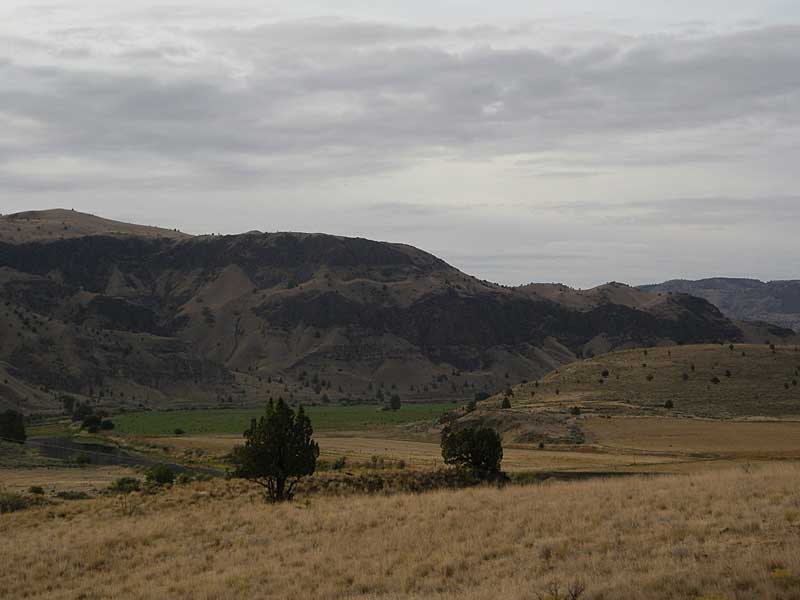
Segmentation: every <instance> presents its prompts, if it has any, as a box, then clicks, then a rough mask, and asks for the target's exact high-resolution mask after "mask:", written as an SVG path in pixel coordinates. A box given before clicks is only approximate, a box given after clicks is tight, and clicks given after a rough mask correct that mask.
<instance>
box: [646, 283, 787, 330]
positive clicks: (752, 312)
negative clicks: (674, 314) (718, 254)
mask: <svg viewBox="0 0 800 600" xmlns="http://www.w3.org/2000/svg"><path fill="white" fill-rule="evenodd" d="M639 289H641V290H642V291H644V292H648V293H682V294H691V295H693V296H699V297H701V298H705V299H706V300H708V301H709V302H711V303H712V304H714V305H716V306H717V307H719V309H720V310H721V311H722V312H723V313H725V314H726V315H728V316H729V317H732V318H734V319H739V320H747V321H764V322H767V323H773V324H775V325H779V326H781V327H788V328H790V329H794V330H795V331H800V280H791V281H770V282H763V281H758V280H756V279H731V278H723V277H718V278H713V279H701V280H699V281H689V280H684V279H675V280H672V281H667V282H665V283H660V284H655V285H644V286H640V288H639Z"/></svg>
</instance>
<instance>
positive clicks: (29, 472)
mask: <svg viewBox="0 0 800 600" xmlns="http://www.w3.org/2000/svg"><path fill="white" fill-rule="evenodd" d="M120 477H140V474H139V473H137V472H136V471H134V470H133V469H129V468H126V467H81V468H74V467H70V468H33V469H0V486H2V487H3V488H5V489H7V490H10V491H15V492H20V491H25V490H27V489H28V488H29V487H31V486H34V485H36V486H40V487H42V488H44V490H45V491H47V492H62V491H68V490H75V491H80V492H88V493H91V492H97V491H100V490H104V489H106V488H107V487H108V486H109V485H111V483H112V482H114V481H115V480H116V479H119V478H120Z"/></svg>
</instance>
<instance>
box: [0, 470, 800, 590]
mask: <svg viewBox="0 0 800 600" xmlns="http://www.w3.org/2000/svg"><path fill="white" fill-rule="evenodd" d="M798 539H800V465H797V464H789V463H787V464H763V465H757V466H754V467H735V468H731V469H728V470H723V471H714V472H705V473H699V474H692V475H681V476H660V477H647V476H640V477H631V478H625V479H595V480H588V481H579V482H547V483H544V484H539V485H531V486H524V487H516V486H511V487H507V488H505V489H495V488H480V489H468V490H461V491H440V492H432V493H426V494H420V495H412V494H401V495H396V496H388V497H385V496H349V497H312V498H310V499H309V500H308V501H306V500H305V499H300V500H299V501H298V502H295V503H292V504H285V505H281V506H270V505H267V504H265V503H263V502H262V501H261V500H260V498H259V497H258V496H257V492H256V491H255V490H254V489H253V488H252V487H251V486H249V485H248V484H245V483H243V482H239V481H227V482H226V481H223V480H215V481H210V482H195V483H192V484H188V485H183V486H175V487H174V488H172V489H171V490H167V491H164V492H160V493H158V494H155V495H146V496H140V495H133V496H130V497H125V499H123V498H122V497H105V498H98V499H94V500H85V501H77V502H73V503H68V504H61V505H58V506H49V507H42V508H34V509H31V510H27V511H22V512H18V513H12V514H8V515H2V516H0V563H1V564H3V565H4V569H2V570H0V596H2V597H3V598H64V599H67V598H70V599H72V598H85V599H92V598H112V597H113V598H141V599H151V598H152V599H162V598H193V599H194V598H199V599H212V598H213V599H223V598H320V599H330V600H333V599H343V600H344V599H356V598H359V599H366V598H385V599H399V598H431V599H434V598H435V599H456V598H458V599H459V600H460V599H477V598H481V599H484V598H492V599H509V600H535V599H537V598H539V597H541V598H548V597H549V598H554V597H556V596H554V595H553V592H555V591H556V588H559V589H560V593H562V594H564V593H567V591H568V588H572V589H573V590H576V589H580V587H581V586H585V593H584V594H583V595H580V597H581V598H584V599H617V598H637V599H642V600H646V599H672V598H694V599H698V600H699V599H701V598H704V599H711V598H715V599H731V600H732V599H745V598H747V599H750V598H767V599H778V598H780V599H783V600H791V599H797V598H800V552H798V551H797V548H798V545H797V541H798ZM578 584H580V585H578ZM554 586H555V587H554ZM576 586H577V587H576ZM548 594H549V595H548Z"/></svg>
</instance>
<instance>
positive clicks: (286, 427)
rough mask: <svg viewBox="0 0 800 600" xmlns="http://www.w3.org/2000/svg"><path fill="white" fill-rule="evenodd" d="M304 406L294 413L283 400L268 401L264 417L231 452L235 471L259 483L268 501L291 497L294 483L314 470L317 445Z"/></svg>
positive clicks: (317, 453) (317, 451) (317, 452)
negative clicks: (242, 442)
mask: <svg viewBox="0 0 800 600" xmlns="http://www.w3.org/2000/svg"><path fill="white" fill-rule="evenodd" d="M313 433H314V430H313V429H312V427H311V420H310V419H309V418H308V416H306V414H305V412H304V411H303V407H302V406H301V407H299V408H298V409H297V413H295V412H294V411H293V410H292V409H291V408H289V407H288V406H287V405H286V404H285V403H284V402H283V400H280V399H279V400H278V402H277V403H275V402H272V401H270V402H269V404H268V405H267V410H266V413H265V414H264V416H263V417H261V418H260V419H258V420H256V419H253V420H252V421H251V423H250V427H249V429H247V430H246V431H245V432H244V437H245V439H246V441H245V445H244V446H238V447H236V448H235V449H234V451H233V464H234V465H235V466H236V470H235V472H234V474H235V475H236V476H237V477H243V478H245V479H249V480H251V481H254V482H255V483H257V484H259V485H260V486H262V487H263V488H264V489H265V494H266V498H267V500H269V501H270V502H282V501H284V500H290V499H291V498H292V492H293V490H294V487H295V485H296V484H297V482H298V481H299V480H300V479H301V478H302V477H304V476H306V475H311V474H313V473H314V471H315V470H316V466H317V457H318V456H319V445H317V443H316V442H315V441H314V440H313V439H312V435H313Z"/></svg>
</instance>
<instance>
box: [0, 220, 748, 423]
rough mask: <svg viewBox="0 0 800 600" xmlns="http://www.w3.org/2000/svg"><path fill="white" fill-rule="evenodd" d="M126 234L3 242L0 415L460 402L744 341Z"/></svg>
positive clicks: (595, 305)
mask: <svg viewBox="0 0 800 600" xmlns="http://www.w3.org/2000/svg"><path fill="white" fill-rule="evenodd" d="M34 216H35V214H34ZM6 218H8V217H6ZM131 227H135V226H131ZM130 231H131V232H132V233H125V234H117V233H115V234H113V235H107V234H106V233H105V232H104V231H100V232H92V231H90V232H89V233H88V234H87V235H82V236H75V237H68V238H65V239H56V240H49V241H48V240H36V241H30V242H24V243H21V242H19V241H14V242H8V241H0V406H4V405H8V406H12V407H15V408H21V409H23V410H26V411H51V410H57V409H58V407H59V405H60V396H61V395H62V394H64V393H69V394H72V395H75V396H76V397H78V398H79V399H83V400H84V401H90V402H94V403H95V404H99V405H101V406H108V407H115V408H119V407H127V408H141V407H142V406H144V407H156V406H182V405H212V404H213V405H216V404H220V403H222V404H229V405H230V404H235V405H239V404H253V403H257V402H263V401H264V400H265V399H266V398H268V397H271V396H272V397H278V396H283V397H289V398H292V399H298V400H302V401H304V402H317V401H330V400H338V399H342V398H348V399H353V400H361V401H364V400H373V399H375V398H376V397H377V399H378V400H381V399H383V398H387V397H389V396H391V395H393V394H395V393H397V394H399V395H400V396H401V398H403V399H404V400H412V401H413V400H423V399H434V398H453V399H456V398H467V397H472V395H473V394H474V393H475V392H476V391H480V390H486V391H496V390H497V389H501V388H504V387H506V386H507V385H509V384H510V383H516V382H519V381H521V380H523V379H526V378H534V377H537V376H539V375H541V374H543V373H544V372H546V371H548V370H550V369H553V368H556V367H557V366H559V365H561V364H564V363H567V362H570V361H572V360H575V358H576V357H579V356H585V355H591V354H593V353H600V352H604V351H607V350H610V349H615V348H624V347H632V346H641V345H654V344H667V343H670V344H671V343H691V342H703V341H714V340H730V341H739V340H741V339H742V336H743V333H742V331H741V330H740V329H739V328H738V327H737V326H736V325H735V324H734V323H733V322H732V321H730V320H729V319H727V318H726V317H724V316H723V315H722V314H721V313H720V312H719V311H718V310H717V309H716V308H715V307H714V306H713V305H711V304H709V303H708V302H706V301H705V300H702V299H700V298H696V297H691V296H687V295H682V294H670V295H666V294H665V295H662V296H658V295H653V294H645V293H642V292H639V291H637V290H634V289H632V288H629V287H627V286H622V285H621V284H609V285H608V286H602V287H601V288H597V289H595V290H590V291H588V292H579V291H576V290H569V288H563V287H560V288H558V289H559V290H561V291H559V292H557V293H556V292H553V290H552V289H550V288H548V289H545V288H543V287H541V286H540V287H537V286H525V287H521V288H507V287H503V286H498V285H495V284H491V283H487V282H484V281H480V280H478V279H475V278H474V277H470V276H468V275H466V274H464V273H462V272H460V271H458V270H457V269H455V268H453V267H451V266H449V265H448V264H446V263H445V262H443V261H442V260H440V259H438V258H436V257H434V256H432V255H430V254H427V253H425V252H422V251H420V250H417V249H415V248H412V247H409V246H405V245H402V244H390V243H382V242H374V241H370V240H365V239H354V238H343V237H336V236H330V235H321V234H302V233H269V234H261V233H248V234H243V235H237V236H205V237H194V238H192V237H186V236H183V235H170V236H168V237H158V236H156V235H150V234H148V235H137V234H136V231H135V229H132V230H130ZM150 233H152V231H151V232H150ZM0 239H2V238H0ZM554 294H555V295H554ZM559 294H560V296H559Z"/></svg>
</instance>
